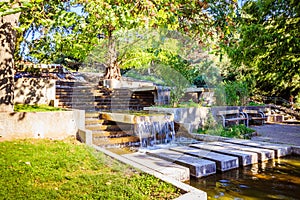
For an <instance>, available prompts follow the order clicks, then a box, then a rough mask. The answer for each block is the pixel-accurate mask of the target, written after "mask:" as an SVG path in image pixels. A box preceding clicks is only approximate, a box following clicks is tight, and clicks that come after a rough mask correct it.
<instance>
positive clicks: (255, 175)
mask: <svg viewBox="0 0 300 200" xmlns="http://www.w3.org/2000/svg"><path fill="white" fill-rule="evenodd" d="M190 184H191V185H192V186H194V187H196V188H199V189H201V190H203V191H205V192H207V196H208V199H220V200H223V199H230V200H231V199H234V200H240V199H245V200H257V199H259V200H261V199H288V200H290V199H297V200H298V199H300V156H289V157H285V158H280V159H275V160H272V161H269V162H264V163H259V164H255V165H252V166H247V167H244V168H240V169H236V170H230V171H227V172H225V173H222V174H216V175H211V176H208V177H206V178H201V179H192V180H191V181H190Z"/></svg>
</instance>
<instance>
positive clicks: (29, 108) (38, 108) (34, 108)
mask: <svg viewBox="0 0 300 200" xmlns="http://www.w3.org/2000/svg"><path fill="white" fill-rule="evenodd" d="M63 110H65V109H62V108H56V107H53V106H48V105H28V104H15V105H14V111H15V112H50V111H51V112H52V111H63Z"/></svg>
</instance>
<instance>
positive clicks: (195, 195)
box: [91, 145, 207, 200]
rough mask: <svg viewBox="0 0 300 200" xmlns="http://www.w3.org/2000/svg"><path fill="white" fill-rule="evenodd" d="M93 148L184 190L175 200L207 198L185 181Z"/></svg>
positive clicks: (102, 149)
mask: <svg viewBox="0 0 300 200" xmlns="http://www.w3.org/2000/svg"><path fill="white" fill-rule="evenodd" d="M91 146H92V147H93V148H94V149H96V150H97V151H101V152H102V153H104V154H106V155H108V156H110V157H112V158H114V159H116V160H118V161H120V162H122V163H125V164H128V165H130V166H133V167H135V168H137V169H139V170H141V171H142V172H144V173H147V174H150V175H153V176H155V177H156V178H159V179H161V180H162V181H165V182H167V183H170V184H172V185H174V186H175V187H177V188H179V189H181V190H183V191H184V192H186V193H185V194H183V195H181V196H180V197H178V198H176V200H189V199H199V200H202V199H203V200H206V199H207V194H206V192H204V191H202V190H199V189H197V188H194V187H192V186H190V185H188V184H185V183H182V182H180V181H177V180H175V179H173V178H170V177H167V176H165V175H163V174H161V173H158V172H157V171H154V170H152V169H150V168H147V167H145V166H143V165H140V164H138V163H135V162H132V161H131V160H129V159H127V158H125V157H123V156H120V155H117V154H115V153H113V152H111V151H108V150H106V149H104V148H101V147H99V146H96V145H91Z"/></svg>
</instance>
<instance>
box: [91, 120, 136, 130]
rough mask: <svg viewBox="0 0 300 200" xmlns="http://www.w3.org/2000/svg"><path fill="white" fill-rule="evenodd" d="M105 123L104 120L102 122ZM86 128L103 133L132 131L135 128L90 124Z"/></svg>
mask: <svg viewBox="0 0 300 200" xmlns="http://www.w3.org/2000/svg"><path fill="white" fill-rule="evenodd" d="M102 121H104V120H102ZM86 128H87V129H89V130H102V131H105V130H106V131H125V130H126V131H128V130H132V129H133V127H132V126H131V125H111V124H97V123H90V124H88V125H86Z"/></svg>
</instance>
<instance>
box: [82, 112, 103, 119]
mask: <svg viewBox="0 0 300 200" xmlns="http://www.w3.org/2000/svg"><path fill="white" fill-rule="evenodd" d="M99 117H100V113H99V112H86V113H85V118H99Z"/></svg>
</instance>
